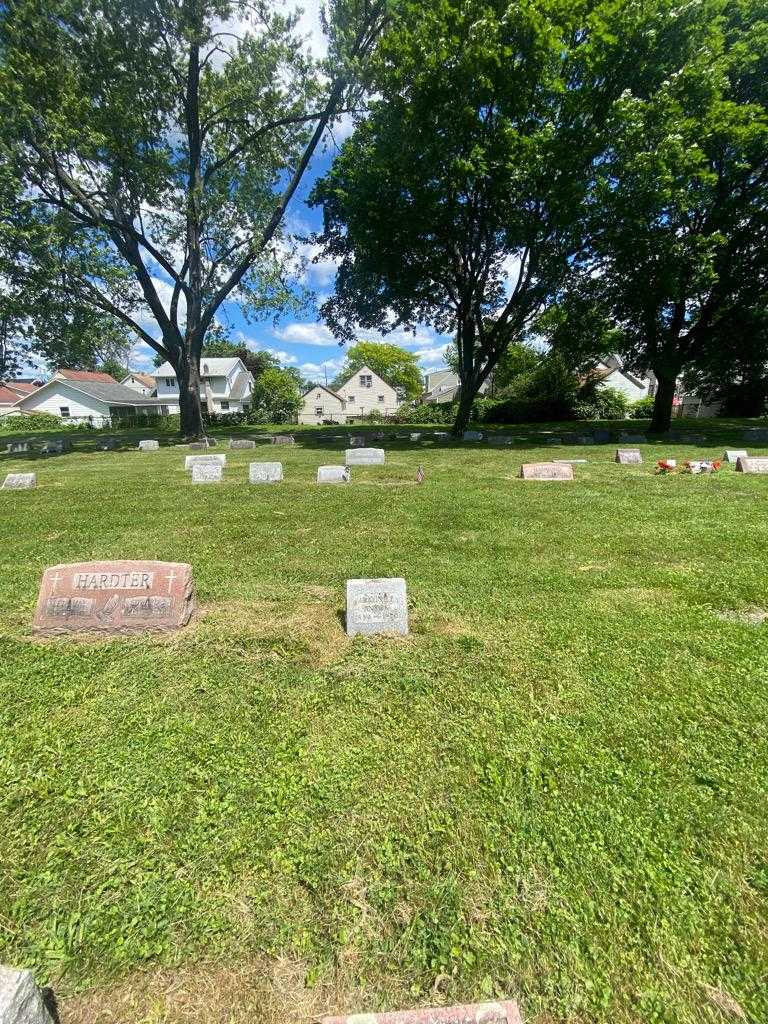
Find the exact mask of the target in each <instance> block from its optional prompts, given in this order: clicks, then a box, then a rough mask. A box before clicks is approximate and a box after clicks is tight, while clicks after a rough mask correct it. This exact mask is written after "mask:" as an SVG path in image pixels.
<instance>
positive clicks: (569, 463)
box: [552, 459, 587, 466]
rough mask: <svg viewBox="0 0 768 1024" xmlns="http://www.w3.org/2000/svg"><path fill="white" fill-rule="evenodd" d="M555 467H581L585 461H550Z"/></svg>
mask: <svg viewBox="0 0 768 1024" xmlns="http://www.w3.org/2000/svg"><path fill="white" fill-rule="evenodd" d="M552 461H553V462H554V464H555V465H556V466H583V465H586V463H587V459H552Z"/></svg>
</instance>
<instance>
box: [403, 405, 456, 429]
mask: <svg viewBox="0 0 768 1024" xmlns="http://www.w3.org/2000/svg"><path fill="white" fill-rule="evenodd" d="M454 415H455V408H454V406H453V405H451V404H448V403H447V402H446V403H444V404H442V405H438V404H437V402H416V403H414V404H413V405H401V406H400V408H399V409H398V410H397V412H396V413H395V415H394V416H393V417H392V420H393V422H394V423H436V424H443V423H450V422H451V421H452V420H453V417H454Z"/></svg>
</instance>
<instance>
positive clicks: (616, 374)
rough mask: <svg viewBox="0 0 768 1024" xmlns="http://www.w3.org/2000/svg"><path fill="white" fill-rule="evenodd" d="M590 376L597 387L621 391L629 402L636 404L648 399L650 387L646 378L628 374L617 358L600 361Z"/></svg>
mask: <svg viewBox="0 0 768 1024" xmlns="http://www.w3.org/2000/svg"><path fill="white" fill-rule="evenodd" d="M592 376H593V377H596V378H597V381H598V387H601V388H613V389H614V390H615V391H621V393H622V394H623V395H626V397H627V398H628V399H629V401H630V402H637V401H639V400H640V399H641V398H647V397H648V388H649V385H650V380H649V379H648V377H642V376H640V375H639V374H634V373H629V372H628V371H627V370H625V369H624V364H623V363H622V361H621V359H620V358H619V357H618V356H615V355H611V356H606V357H605V359H601V360H600V361H599V362H598V364H597V367H596V368H595V369H594V370H593V371H592Z"/></svg>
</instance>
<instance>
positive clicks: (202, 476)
mask: <svg viewBox="0 0 768 1024" xmlns="http://www.w3.org/2000/svg"><path fill="white" fill-rule="evenodd" d="M223 474H224V467H223V466H222V464H221V463H220V462H198V463H196V464H195V465H193V466H192V483H193V484H220V483H221V481H222V477H223Z"/></svg>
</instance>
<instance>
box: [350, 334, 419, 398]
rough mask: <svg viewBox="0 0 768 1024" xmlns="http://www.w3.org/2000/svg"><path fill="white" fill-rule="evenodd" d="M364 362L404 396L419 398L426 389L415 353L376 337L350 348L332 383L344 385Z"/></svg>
mask: <svg viewBox="0 0 768 1024" xmlns="http://www.w3.org/2000/svg"><path fill="white" fill-rule="evenodd" d="M363 366H369V367H370V368H371V369H372V370H373V372H374V373H377V374H378V375H379V376H380V377H381V378H382V380H384V381H385V382H386V383H387V384H389V385H390V387H393V388H394V389H395V391H397V393H398V395H399V396H400V397H401V398H404V399H413V398H416V397H417V396H418V395H420V394H421V393H422V392H423V390H424V378H423V376H422V373H421V370H420V369H419V362H418V359H417V358H416V356H415V355H414V354H413V353H412V352H407V351H406V350H405V349H403V348H400V346H399V345H389V344H387V343H384V342H376V341H358V342H356V343H355V344H354V345H353V346H352V347H351V348H350V349H348V351H347V355H346V359H345V360H344V365H343V366H342V368H341V370H339V373H338V375H337V376H336V378H335V380H334V381H333V384H332V386H333V387H334V388H338V387H341V385H342V384H343V383H344V382H345V381H346V380H349V378H350V377H351V376H352V375H353V374H355V373H357V372H358V370H360V369H362V367H363Z"/></svg>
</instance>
